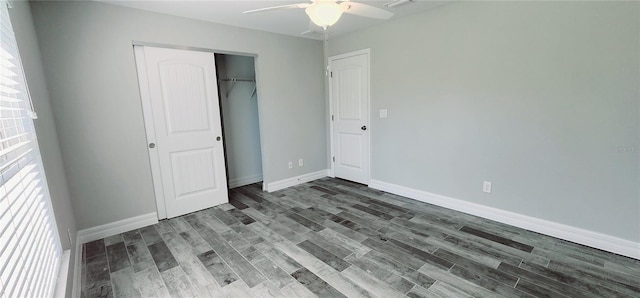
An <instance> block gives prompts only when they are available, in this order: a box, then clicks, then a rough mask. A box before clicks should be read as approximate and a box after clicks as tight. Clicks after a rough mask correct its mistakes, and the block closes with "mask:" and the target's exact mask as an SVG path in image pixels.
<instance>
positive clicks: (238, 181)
mask: <svg viewBox="0 0 640 298" xmlns="http://www.w3.org/2000/svg"><path fill="white" fill-rule="evenodd" d="M260 181H262V174H258V175H253V176H248V177H242V178H234V179H229V188H236V187H240V186H245V185H249V184H252V183H256V182H260Z"/></svg>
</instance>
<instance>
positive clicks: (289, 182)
mask: <svg viewBox="0 0 640 298" xmlns="http://www.w3.org/2000/svg"><path fill="white" fill-rule="evenodd" d="M327 175H328V170H321V171H317V172H313V173H307V174H302V175H300V176H296V177H291V178H287V179H284V180H280V181H276V182H271V183H269V184H267V191H268V192H274V191H277V190H281V189H285V188H287V187H291V186H296V185H298V184H302V183H306V182H309V181H313V180H316V179H320V178H324V177H327Z"/></svg>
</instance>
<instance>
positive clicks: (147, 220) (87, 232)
mask: <svg viewBox="0 0 640 298" xmlns="http://www.w3.org/2000/svg"><path fill="white" fill-rule="evenodd" d="M157 223H158V214H157V213H155V212H151V213H147V214H143V215H138V216H135V217H131V218H127V219H123V220H119V221H115V222H112V223H108V224H104V225H101V226H97V227H93V228H88V229H84V230H80V231H78V236H77V237H76V252H75V253H76V255H75V264H74V265H75V266H74V271H73V289H72V292H71V297H73V298H78V297H80V282H81V281H80V270H81V266H82V258H81V257H82V244H85V243H87V242H91V241H94V240H98V239H102V238H105V237H109V236H113V235H116V234H120V233H124V232H128V231H131V230H135V229H139V228H144V227H146V226H150V225H154V224H157Z"/></svg>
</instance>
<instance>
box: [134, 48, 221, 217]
mask: <svg viewBox="0 0 640 298" xmlns="http://www.w3.org/2000/svg"><path fill="white" fill-rule="evenodd" d="M136 62H137V64H138V76H139V79H140V89H141V95H142V99H143V110H144V114H145V124H146V127H147V139H148V141H149V153H150V157H151V168H152V172H153V178H154V179H153V180H154V188H155V191H156V201H157V203H158V215H159V216H158V217H159V218H165V217H166V218H172V217H176V216H179V215H183V214H186V213H190V212H194V211H198V210H201V209H205V208H209V207H212V206H215V205H219V204H223V203H226V202H228V201H229V198H228V192H227V178H226V171H225V159H224V151H223V143H222V142H223V141H222V127H221V123H220V106H219V103H218V86H217V78H216V68H215V60H214V55H213V53H207V52H197V51H188V50H176V49H165V48H154V47H146V46H145V47H136Z"/></svg>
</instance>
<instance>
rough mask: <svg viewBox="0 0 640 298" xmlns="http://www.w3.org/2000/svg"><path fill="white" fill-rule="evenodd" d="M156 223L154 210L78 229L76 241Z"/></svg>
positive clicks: (107, 235) (82, 242) (94, 238)
mask: <svg viewBox="0 0 640 298" xmlns="http://www.w3.org/2000/svg"><path fill="white" fill-rule="evenodd" d="M157 223H158V214H157V213H155V212H151V213H147V214H143V215H138V216H136V217H131V218H126V219H123V220H119V221H115V222H112V223H108V224H104V225H101V226H97V227H93V228H88V229H84V230H80V231H78V239H76V242H77V243H80V244H84V243H87V242H91V241H94V240H98V239H102V238H105V237H109V236H113V235H116V234H120V233H124V232H127V231H131V230H135V229H139V228H143V227H146V226H150V225H155V224H157Z"/></svg>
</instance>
